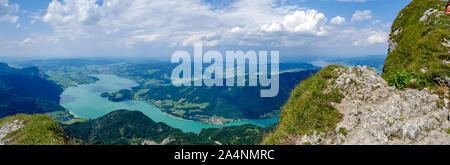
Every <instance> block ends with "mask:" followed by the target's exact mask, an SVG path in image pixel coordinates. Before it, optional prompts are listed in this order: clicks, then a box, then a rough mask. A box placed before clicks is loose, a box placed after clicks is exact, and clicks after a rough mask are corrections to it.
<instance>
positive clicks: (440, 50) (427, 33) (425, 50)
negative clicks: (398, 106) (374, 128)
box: [382, 0, 450, 89]
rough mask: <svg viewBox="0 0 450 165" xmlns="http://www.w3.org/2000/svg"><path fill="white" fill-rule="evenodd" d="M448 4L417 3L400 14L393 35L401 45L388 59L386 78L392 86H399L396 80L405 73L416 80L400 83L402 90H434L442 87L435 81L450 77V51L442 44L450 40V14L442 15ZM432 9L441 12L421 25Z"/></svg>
mask: <svg viewBox="0 0 450 165" xmlns="http://www.w3.org/2000/svg"><path fill="white" fill-rule="evenodd" d="M445 5H446V2H442V1H437V0H414V1H412V2H411V3H410V4H409V5H408V6H407V7H405V8H404V9H403V10H401V11H400V13H399V15H398V16H397V18H396V20H395V21H394V23H393V25H392V30H391V34H390V38H391V40H393V41H394V42H396V43H398V45H397V47H396V49H395V50H394V51H392V52H391V53H390V54H389V55H388V56H387V58H386V62H385V65H384V68H383V75H382V77H383V78H384V79H385V80H386V81H387V82H389V84H390V85H397V84H399V83H398V82H396V78H398V77H399V76H398V75H400V74H405V73H406V74H408V75H410V77H412V78H411V79H408V82H406V83H405V84H402V83H400V84H401V87H402V88H415V89H422V88H425V87H427V88H429V89H434V88H436V87H437V86H438V85H439V83H438V82H436V81H435V80H434V78H436V77H440V78H444V77H450V67H449V64H445V63H444V62H443V61H444V60H447V61H449V60H450V54H449V53H448V51H449V48H448V47H446V46H444V45H443V44H442V43H444V42H446V41H445V40H447V41H449V40H450V26H448V25H449V24H450V14H445V13H442V12H443V11H444V7H445ZM429 9H438V12H436V13H434V14H432V15H430V16H428V19H427V20H425V21H422V22H419V19H420V18H421V17H422V16H423V15H424V12H425V11H426V10H429ZM439 13H440V16H439V17H437V15H439ZM399 29H401V31H400V30H399ZM395 31H397V32H398V34H397V35H396V34H394V32H395ZM399 31H400V32H399ZM410 80H411V81H410ZM403 85H404V86H403Z"/></svg>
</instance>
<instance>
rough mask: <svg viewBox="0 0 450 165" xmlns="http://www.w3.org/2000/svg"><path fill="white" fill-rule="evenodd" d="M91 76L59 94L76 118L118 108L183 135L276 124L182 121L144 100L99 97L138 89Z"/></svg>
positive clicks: (123, 81)
mask: <svg viewBox="0 0 450 165" xmlns="http://www.w3.org/2000/svg"><path fill="white" fill-rule="evenodd" d="M91 76H93V77H97V78H99V80H98V81H96V82H95V83H91V84H83V85H78V86H76V87H69V88H67V89H66V90H64V92H63V93H62V94H61V105H62V106H63V107H64V108H66V109H68V110H70V111H71V112H72V113H73V114H74V115H76V116H78V117H82V118H90V119H94V118H97V117H100V116H103V115H106V114H107V113H109V112H111V111H115V110H119V109H127V110H138V111H141V112H143V113H144V114H145V115H147V116H148V117H150V118H151V119H152V120H154V121H156V122H162V123H165V124H167V125H169V126H171V127H174V128H178V129H181V130H182V131H183V132H195V133H198V132H199V131H200V130H201V129H204V128H219V127H224V126H233V125H243V124H254V125H259V126H267V125H270V124H273V123H276V122H278V121H279V118H268V119H258V120H244V121H236V122H230V123H228V124H226V125H209V124H204V123H200V122H194V121H187V120H182V119H178V118H174V117H171V116H168V115H166V114H164V113H162V112H161V110H160V109H159V108H158V107H156V106H154V105H152V104H150V103H147V102H145V101H136V100H130V101H123V102H112V101H109V100H108V99H107V98H102V97H100V94H101V93H103V92H116V91H119V90H121V89H130V88H132V87H136V86H138V85H139V84H137V83H136V82H134V81H133V80H130V79H126V78H122V77H119V76H116V75H110V74H95V75H91Z"/></svg>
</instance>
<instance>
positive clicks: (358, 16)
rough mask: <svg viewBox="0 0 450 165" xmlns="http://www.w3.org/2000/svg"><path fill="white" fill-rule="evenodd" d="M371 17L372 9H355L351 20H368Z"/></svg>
mask: <svg viewBox="0 0 450 165" xmlns="http://www.w3.org/2000/svg"><path fill="white" fill-rule="evenodd" d="M371 18H372V11H370V10H362V11H361V10H357V11H356V12H355V13H353V16H352V19H351V21H352V22H355V21H363V20H368V19H371Z"/></svg>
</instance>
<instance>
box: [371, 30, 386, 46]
mask: <svg viewBox="0 0 450 165" xmlns="http://www.w3.org/2000/svg"><path fill="white" fill-rule="evenodd" d="M387 38H388V34H387V33H386V32H375V33H373V34H371V35H370V36H369V38H367V42H368V43H369V44H377V43H386V42H387Z"/></svg>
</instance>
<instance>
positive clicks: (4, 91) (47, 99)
mask: <svg viewBox="0 0 450 165" xmlns="http://www.w3.org/2000/svg"><path fill="white" fill-rule="evenodd" d="M42 77H43V75H42V73H41V72H40V71H39V70H38V69H37V68H36V67H28V68H23V69H17V68H12V67H9V66H8V65H7V64H5V63H0V117H5V116H10V115H14V114H18V113H24V114H35V113H47V112H55V111H63V110H65V109H64V108H63V107H62V106H60V105H59V100H60V95H61V93H62V89H61V88H60V87H59V86H58V85H56V84H55V83H54V82H52V81H49V80H46V79H44V78H42Z"/></svg>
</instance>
